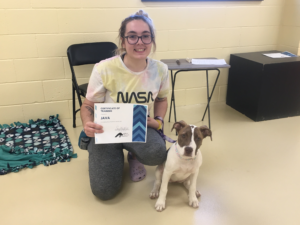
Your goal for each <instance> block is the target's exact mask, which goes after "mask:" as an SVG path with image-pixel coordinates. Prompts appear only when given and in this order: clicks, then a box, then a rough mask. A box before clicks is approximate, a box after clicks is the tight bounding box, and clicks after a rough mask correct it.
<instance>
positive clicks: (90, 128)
mask: <svg viewBox="0 0 300 225" xmlns="http://www.w3.org/2000/svg"><path fill="white" fill-rule="evenodd" d="M83 129H84V132H85V134H86V135H87V136H88V137H95V133H103V132H104V130H103V126H101V125H99V124H96V123H94V122H86V123H85V125H84V127H83Z"/></svg>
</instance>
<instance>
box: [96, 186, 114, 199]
mask: <svg viewBox="0 0 300 225" xmlns="http://www.w3.org/2000/svg"><path fill="white" fill-rule="evenodd" d="M91 189H92V193H93V194H94V195H95V196H96V197H97V198H99V199H100V200H102V201H106V200H110V199H113V198H114V197H115V196H116V195H117V194H118V192H119V190H120V187H114V188H113V187H101V186H95V185H91Z"/></svg>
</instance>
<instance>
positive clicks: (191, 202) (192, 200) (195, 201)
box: [189, 198, 199, 208]
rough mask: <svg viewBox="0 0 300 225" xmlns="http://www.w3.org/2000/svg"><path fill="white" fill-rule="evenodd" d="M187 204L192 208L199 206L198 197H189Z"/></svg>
mask: <svg viewBox="0 0 300 225" xmlns="http://www.w3.org/2000/svg"><path fill="white" fill-rule="evenodd" d="M189 205H190V206H192V207H193V208H198V207H199V202H198V199H197V198H190V200H189Z"/></svg>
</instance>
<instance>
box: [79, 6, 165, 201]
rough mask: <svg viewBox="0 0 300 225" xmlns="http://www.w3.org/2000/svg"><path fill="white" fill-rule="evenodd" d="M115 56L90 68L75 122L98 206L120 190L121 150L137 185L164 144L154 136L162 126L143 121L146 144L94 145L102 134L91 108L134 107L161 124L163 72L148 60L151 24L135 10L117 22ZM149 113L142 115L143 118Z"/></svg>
mask: <svg viewBox="0 0 300 225" xmlns="http://www.w3.org/2000/svg"><path fill="white" fill-rule="evenodd" d="M119 41H120V44H119V49H118V53H119V54H118V55H117V56H115V57H112V58H109V59H107V60H103V61H101V62H100V63H98V64H96V65H95V67H94V69H93V72H92V75H91V78H90V81H89V85H88V90H87V95H86V99H85V100H84V102H83V104H82V107H81V119H82V122H83V127H84V131H85V133H86V135H87V136H89V137H92V139H91V141H90V143H89V145H88V151H89V174H90V183H91V189H92V192H93V193H94V195H96V196H97V197H98V198H100V199H102V200H108V199H111V198H113V197H114V196H115V195H116V194H117V193H118V191H119V189H120V187H121V184H122V174H123V167H124V154H123V149H126V150H127V151H128V152H129V153H128V162H129V167H130V174H131V179H132V180H133V181H139V180H142V179H143V178H144V177H145V175H146V170H145V168H144V166H143V164H145V165H158V164H161V163H162V162H164V161H165V159H166V147H165V142H164V140H163V139H162V138H161V136H160V135H159V134H158V132H157V131H156V129H159V128H160V127H161V125H162V122H161V121H160V120H159V119H154V118H150V117H148V119H147V142H146V143H116V144H100V145H95V140H94V138H93V137H94V134H95V133H103V132H105V127H103V126H101V125H98V124H95V123H94V122H93V121H94V103H138V104H145V105H148V110H149V111H150V110H152V108H153V109H154V116H155V117H160V118H164V116H165V114H166V111H167V106H168V103H167V95H168V92H169V78H168V68H167V66H166V65H165V64H163V63H162V62H160V61H157V60H153V59H150V58H148V55H149V54H150V52H151V48H152V45H153V46H154V50H155V47H156V43H155V34H154V28H153V24H152V20H151V19H150V18H149V17H148V15H147V14H146V13H145V12H144V11H142V10H140V11H139V12H137V13H136V14H135V15H132V16H129V17H127V18H126V19H125V20H123V22H122V24H121V27H120V29H119ZM149 114H150V113H149V112H148V115H149Z"/></svg>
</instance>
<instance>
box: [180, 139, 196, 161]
mask: <svg viewBox="0 0 300 225" xmlns="http://www.w3.org/2000/svg"><path fill="white" fill-rule="evenodd" d="M177 143H178V142H176V143H175V152H176V153H177V155H178V157H179V158H181V159H184V160H195V159H196V157H197V156H195V157H194V158H188V159H185V158H183V157H182V156H181V155H180V154H179V152H178V149H177Z"/></svg>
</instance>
